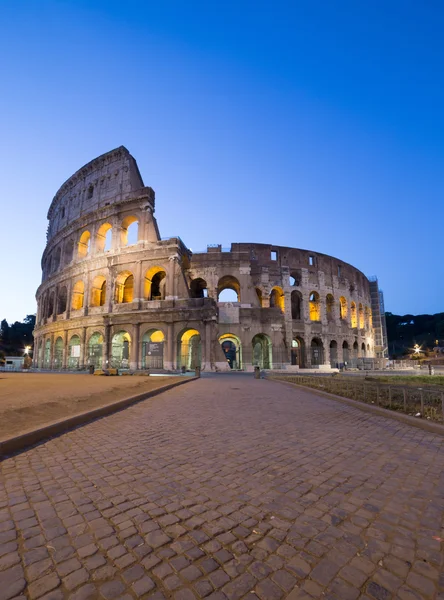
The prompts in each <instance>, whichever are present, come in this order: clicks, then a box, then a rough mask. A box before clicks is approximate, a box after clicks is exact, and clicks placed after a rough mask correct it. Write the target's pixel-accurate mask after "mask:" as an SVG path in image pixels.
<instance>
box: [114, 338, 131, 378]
mask: <svg viewBox="0 0 444 600" xmlns="http://www.w3.org/2000/svg"><path fill="white" fill-rule="evenodd" d="M130 350H131V336H130V334H129V333H128V332H127V331H126V330H124V329H121V330H120V331H118V332H117V333H115V334H114V335H113V337H112V341H111V360H110V365H111V367H112V368H113V369H128V368H129V360H130Z"/></svg>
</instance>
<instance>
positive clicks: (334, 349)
mask: <svg viewBox="0 0 444 600" xmlns="http://www.w3.org/2000/svg"><path fill="white" fill-rule="evenodd" d="M337 363H338V343H337V341H336V340H332V341H331V342H330V366H331V367H332V368H333V369H334V368H335V367H337V366H338V364H337Z"/></svg>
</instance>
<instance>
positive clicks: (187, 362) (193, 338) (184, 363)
mask: <svg viewBox="0 0 444 600" xmlns="http://www.w3.org/2000/svg"><path fill="white" fill-rule="evenodd" d="M201 362H202V341H201V337H200V333H199V332H198V331H197V329H186V330H185V331H183V332H182V333H181V334H179V337H178V344H177V366H178V368H182V367H185V369H187V370H193V369H195V368H196V367H200V366H201Z"/></svg>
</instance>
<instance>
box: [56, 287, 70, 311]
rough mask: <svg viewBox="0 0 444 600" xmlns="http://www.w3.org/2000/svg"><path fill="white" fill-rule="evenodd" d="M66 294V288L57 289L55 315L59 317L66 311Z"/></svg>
mask: <svg viewBox="0 0 444 600" xmlns="http://www.w3.org/2000/svg"><path fill="white" fill-rule="evenodd" d="M67 298H68V292H67V289H66V286H63V287H61V288H59V291H58V294H57V314H58V315H61V314H62V313H64V312H65V311H66V304H67Z"/></svg>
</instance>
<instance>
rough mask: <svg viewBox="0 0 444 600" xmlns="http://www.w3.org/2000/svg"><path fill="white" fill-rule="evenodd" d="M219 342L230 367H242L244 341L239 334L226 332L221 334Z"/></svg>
mask: <svg viewBox="0 0 444 600" xmlns="http://www.w3.org/2000/svg"><path fill="white" fill-rule="evenodd" d="M219 344H220V345H221V346H222V350H223V352H224V355H225V358H226V360H227V363H228V364H229V366H230V369H235V370H236V369H237V370H238V369H242V343H241V341H240V339H239V338H238V336H237V335H234V334H233V333H224V334H223V335H221V336H219Z"/></svg>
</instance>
